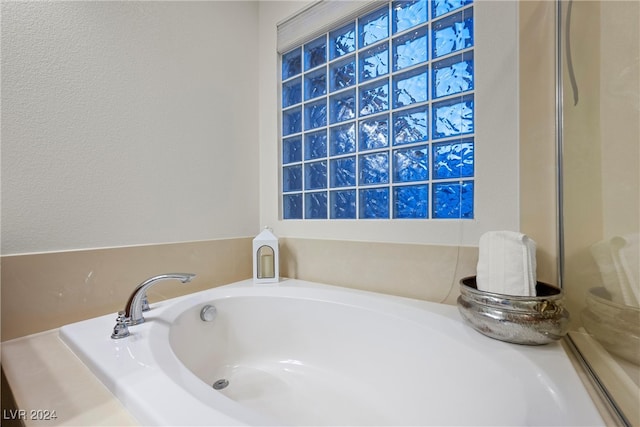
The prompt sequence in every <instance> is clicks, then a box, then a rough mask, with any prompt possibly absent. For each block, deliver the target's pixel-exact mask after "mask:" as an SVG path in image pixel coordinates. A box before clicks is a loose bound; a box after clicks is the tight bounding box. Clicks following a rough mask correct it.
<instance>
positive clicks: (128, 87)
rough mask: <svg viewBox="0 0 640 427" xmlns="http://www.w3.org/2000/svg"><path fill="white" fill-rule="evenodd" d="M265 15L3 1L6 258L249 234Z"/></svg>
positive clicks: (171, 5)
mask: <svg viewBox="0 0 640 427" xmlns="http://www.w3.org/2000/svg"><path fill="white" fill-rule="evenodd" d="M257 17H258V7H257V4H256V3H255V2H2V253H3V254H16V253H26V252H42V251H57V250H68V249H82V248H93V247H111V246H126V245H135V244H150V243H165V242H179V241H193V240H207V239H216V238H226V237H237V236H248V235H252V234H253V233H254V232H255V231H256V230H257V229H258V185H257V182H258V175H257V167H258V150H257V132H258V128H257V125H255V124H256V123H257V120H258V110H257V107H255V101H256V100H257V87H258V78H257V76H256V74H255V64H256V61H255V56H256V54H257V47H256V43H255V40H256V39H257V31H256V27H257ZM239 47H240V48H239Z"/></svg>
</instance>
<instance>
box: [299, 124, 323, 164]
mask: <svg viewBox="0 0 640 427" xmlns="http://www.w3.org/2000/svg"><path fill="white" fill-rule="evenodd" d="M320 157H327V131H326V130H321V131H320V132H312V133H305V134H304V159H305V160H313V159H318V158H320Z"/></svg>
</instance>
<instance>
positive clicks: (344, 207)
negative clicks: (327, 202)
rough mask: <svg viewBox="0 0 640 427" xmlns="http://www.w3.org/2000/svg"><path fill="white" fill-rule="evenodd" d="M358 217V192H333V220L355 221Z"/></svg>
mask: <svg viewBox="0 0 640 427" xmlns="http://www.w3.org/2000/svg"><path fill="white" fill-rule="evenodd" d="M355 217H356V190H341V191H332V192H331V219H354V218H355Z"/></svg>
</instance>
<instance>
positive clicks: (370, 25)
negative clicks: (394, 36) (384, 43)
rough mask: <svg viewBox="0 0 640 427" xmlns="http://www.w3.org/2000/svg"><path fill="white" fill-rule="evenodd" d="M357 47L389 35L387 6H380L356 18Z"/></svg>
mask: <svg viewBox="0 0 640 427" xmlns="http://www.w3.org/2000/svg"><path fill="white" fill-rule="evenodd" d="M358 35H359V43H360V44H359V47H364V46H367V45H370V44H373V43H375V42H377V41H379V40H382V39H385V38H387V37H389V8H388V7H387V6H385V7H383V8H380V9H378V10H376V11H374V12H371V13H370V14H368V15H366V16H363V17H362V18H360V19H359V20H358Z"/></svg>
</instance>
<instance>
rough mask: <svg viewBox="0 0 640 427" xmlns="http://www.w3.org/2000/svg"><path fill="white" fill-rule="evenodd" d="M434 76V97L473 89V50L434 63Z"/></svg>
mask: <svg viewBox="0 0 640 427" xmlns="http://www.w3.org/2000/svg"><path fill="white" fill-rule="evenodd" d="M432 76H433V84H432V85H431V86H432V87H433V97H434V98H439V97H441V96H448V95H454V94H456V93H460V92H465V91H468V90H473V51H471V52H465V53H463V54H461V55H456V56H454V57H451V58H447V59H445V60H442V61H439V62H436V63H434V64H433V66H432Z"/></svg>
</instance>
